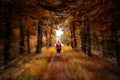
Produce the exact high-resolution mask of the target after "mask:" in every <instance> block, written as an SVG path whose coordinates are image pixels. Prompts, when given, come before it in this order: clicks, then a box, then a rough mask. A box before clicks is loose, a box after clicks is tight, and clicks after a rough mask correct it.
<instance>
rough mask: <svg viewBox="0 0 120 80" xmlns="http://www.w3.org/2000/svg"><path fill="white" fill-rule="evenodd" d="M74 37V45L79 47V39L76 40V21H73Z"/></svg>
mask: <svg viewBox="0 0 120 80" xmlns="http://www.w3.org/2000/svg"><path fill="white" fill-rule="evenodd" d="M72 26H73V38H74V42H73V43H74V45H73V47H74V48H76V47H77V41H76V34H75V21H73V25H72Z"/></svg>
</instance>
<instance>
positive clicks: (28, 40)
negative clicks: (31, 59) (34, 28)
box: [27, 31, 30, 54]
mask: <svg viewBox="0 0 120 80" xmlns="http://www.w3.org/2000/svg"><path fill="white" fill-rule="evenodd" d="M27 46H28V54H30V33H29V31H27Z"/></svg>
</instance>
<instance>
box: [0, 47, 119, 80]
mask: <svg viewBox="0 0 120 80" xmlns="http://www.w3.org/2000/svg"><path fill="white" fill-rule="evenodd" d="M42 52H43V53H41V54H38V55H31V56H24V57H23V56H21V57H19V58H17V59H16V60H14V61H12V62H11V63H10V64H8V65H7V66H6V67H4V66H3V67H1V68H0V80H120V73H119V71H118V69H119V68H118V67H117V66H116V65H115V64H113V63H111V62H109V61H106V60H104V59H103V58H100V57H98V56H92V57H88V56H87V55H86V54H84V53H82V52H78V51H74V50H73V49H72V48H71V47H63V48H62V52H61V54H60V56H57V55H56V50H55V48H44V49H43V50H42Z"/></svg>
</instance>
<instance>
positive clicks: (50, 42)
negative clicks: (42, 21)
mask: <svg viewBox="0 0 120 80" xmlns="http://www.w3.org/2000/svg"><path fill="white" fill-rule="evenodd" d="M49 46H50V47H51V46H52V27H50V40H49Z"/></svg>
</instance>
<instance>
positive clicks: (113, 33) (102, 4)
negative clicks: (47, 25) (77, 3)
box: [70, 0, 120, 64]
mask: <svg viewBox="0 0 120 80" xmlns="http://www.w3.org/2000/svg"><path fill="white" fill-rule="evenodd" d="M93 1H94V0H93ZM83 4H84V3H83ZM118 9H119V2H118V1H117V0H116V1H109V2H108V1H106V0H99V1H96V3H94V4H93V3H92V2H90V1H88V3H87V4H84V5H83V6H82V8H80V9H78V10H76V11H74V12H73V13H72V16H73V18H72V19H71V21H70V22H71V26H70V31H71V46H72V47H73V48H79V49H81V50H82V51H83V52H84V53H86V54H88V55H89V56H92V53H94V51H97V52H100V54H102V55H103V57H106V56H112V57H116V59H117V63H118V64H120V62H119V61H120V59H119V57H120V55H119V50H120V44H119V43H120V42H119V36H120V28H119V26H120V24H119V23H118V22H119V21H120V16H119V15H120V13H119V11H118ZM116 18H117V19H116ZM77 34H79V36H77ZM100 54H99V55H100Z"/></svg>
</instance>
